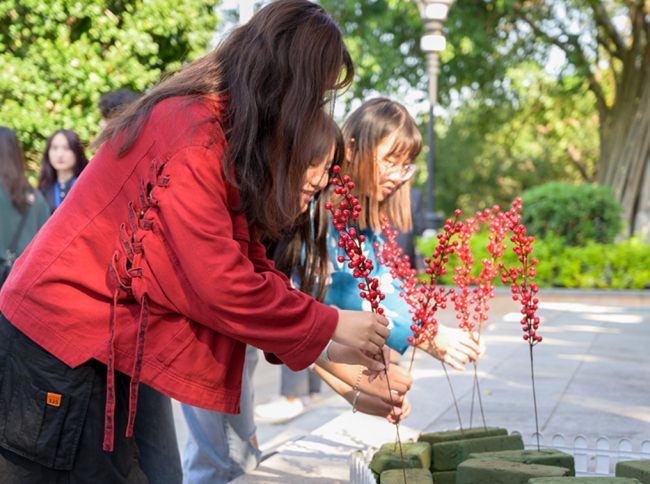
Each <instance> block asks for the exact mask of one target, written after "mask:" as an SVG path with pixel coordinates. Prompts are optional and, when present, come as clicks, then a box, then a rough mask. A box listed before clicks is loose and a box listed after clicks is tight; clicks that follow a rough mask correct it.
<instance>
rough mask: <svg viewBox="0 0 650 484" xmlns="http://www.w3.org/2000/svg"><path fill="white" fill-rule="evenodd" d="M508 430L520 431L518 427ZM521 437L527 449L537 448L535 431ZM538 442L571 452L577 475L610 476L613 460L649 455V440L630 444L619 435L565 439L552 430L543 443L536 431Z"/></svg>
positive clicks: (648, 457)
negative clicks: (613, 438)
mask: <svg viewBox="0 0 650 484" xmlns="http://www.w3.org/2000/svg"><path fill="white" fill-rule="evenodd" d="M512 433H513V434H519V435H521V432H518V431H514V432H512ZM522 438H523V439H524V445H525V447H526V448H527V449H535V448H537V434H536V433H535V432H534V433H533V434H532V435H531V436H530V439H528V440H526V439H525V438H524V436H523V435H522ZM539 443H540V447H542V448H544V449H550V448H553V449H558V450H561V451H562V452H566V453H567V454H571V455H572V456H573V458H574V460H575V465H576V475H579V476H585V475H593V476H611V475H614V471H615V470H616V463H617V462H621V461H625V460H646V459H650V440H644V441H642V442H641V443H640V444H639V445H638V446H634V445H633V444H632V441H631V440H630V439H628V438H622V439H619V440H618V443H616V442H614V443H610V439H608V438H607V437H598V438H597V439H595V441H594V440H593V439H592V441H591V442H590V441H589V439H587V437H585V436H584V435H581V434H580V435H577V436H575V437H574V438H573V439H569V438H567V437H566V436H564V435H563V434H561V433H556V434H553V436H552V437H551V438H550V440H549V442H548V443H546V439H545V437H544V434H542V433H541V432H540V434H539ZM590 444H591V445H590ZM635 447H636V450H635Z"/></svg>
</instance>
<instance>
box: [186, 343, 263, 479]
mask: <svg viewBox="0 0 650 484" xmlns="http://www.w3.org/2000/svg"><path fill="white" fill-rule="evenodd" d="M257 360H258V355H257V349H255V348H253V347H252V346H248V347H247V348H246V363H245V364H244V374H243V376H242V393H241V404H240V407H241V413H240V414H239V415H230V414H227V413H221V412H215V411H212V410H205V409H203V408H198V407H192V406H190V405H185V404H182V405H181V407H182V408H183V414H184V415H185V420H186V421H187V427H188V438H187V443H186V444H185V451H184V455H183V484H208V483H209V484H222V483H226V482H229V481H232V480H233V479H235V478H236V477H238V476H240V475H241V474H244V473H246V472H248V471H251V470H253V469H255V468H256V467H257V466H258V465H259V463H260V457H261V452H260V451H259V449H257V447H255V446H254V445H253V444H252V443H251V441H250V438H251V437H252V436H253V435H254V434H255V431H256V427H255V420H254V419H253V372H254V371H255V366H256V365H257Z"/></svg>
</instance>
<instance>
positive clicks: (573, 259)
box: [418, 232, 650, 289]
mask: <svg viewBox="0 0 650 484" xmlns="http://www.w3.org/2000/svg"><path fill="white" fill-rule="evenodd" d="M437 242H438V239H435V238H433V239H420V240H419V241H418V247H419V248H420V251H421V252H422V254H425V255H430V254H432V253H433V251H434V249H435V246H436V244H437ZM487 243H488V239H487V233H486V232H479V233H478V234H475V235H474V236H473V237H472V248H473V249H474V259H475V260H476V261H477V262H476V264H475V270H474V272H475V273H476V274H478V271H479V270H480V269H481V268H482V264H481V263H480V261H481V260H482V259H483V258H485V257H487V256H488V253H487V250H486V249H485V247H486V245H487ZM532 255H533V256H534V257H537V258H538V259H539V264H538V265H537V275H536V277H535V282H536V283H537V285H538V286H539V287H571V288H581V289H594V288H609V289H644V288H650V244H647V243H644V242H642V241H641V240H640V239H638V238H634V237H633V238H631V239H628V240H623V241H621V242H617V243H612V244H600V243H597V242H594V241H593V240H592V241H588V242H587V243H586V245H585V246H584V247H579V246H578V247H576V246H573V247H572V246H568V245H567V244H566V240H565V239H564V238H562V237H559V236H556V235H554V234H552V233H551V234H548V235H547V237H546V238H545V239H536V240H535V242H534V243H533V253H532ZM502 260H503V262H504V263H505V264H506V265H507V266H515V267H517V266H518V264H519V261H518V260H517V256H516V255H515V254H514V253H513V252H512V250H510V248H508V250H507V251H506V253H505V254H504V258H503V259H502ZM457 261H458V259H455V260H454V257H452V258H451V260H450V261H449V262H450V263H449V265H448V267H447V269H448V271H449V272H448V273H447V275H446V276H445V278H444V280H443V281H442V282H443V283H444V284H450V283H451V276H452V274H453V266H454V265H455V264H456V263H457ZM497 282H498V283H497V284H495V285H496V286H497V287H498V286H500V285H501V281H500V280H498V281H497Z"/></svg>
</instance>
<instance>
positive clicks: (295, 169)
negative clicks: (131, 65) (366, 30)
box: [95, 0, 354, 238]
mask: <svg viewBox="0 0 650 484" xmlns="http://www.w3.org/2000/svg"><path fill="white" fill-rule="evenodd" d="M343 71H345V72H344V75H343ZM353 77H354V68H353V64H352V60H351V58H350V55H349V54H348V51H347V49H346V47H345V44H344V43H343V37H342V34H341V31H340V29H339V27H338V26H337V25H336V23H335V22H334V20H333V19H332V18H331V17H330V16H329V15H328V14H327V13H326V12H325V10H323V8H322V7H320V6H319V5H317V4H314V3H312V2H309V1H306V0H278V1H276V2H273V3H271V4H269V5H267V6H266V7H264V8H262V9H261V10H260V11H259V12H257V13H256V14H255V15H254V16H253V18H252V19H251V20H250V21H249V22H248V23H246V24H245V25H242V26H241V27H238V28H236V29H234V30H233V31H232V32H231V34H230V35H229V36H228V37H227V38H226V39H225V41H224V42H223V43H222V44H221V45H220V46H219V47H218V48H217V49H216V50H215V51H214V52H212V53H210V54H208V55H206V56H205V57H202V58H201V59H198V60H196V61H194V62H193V63H191V64H189V65H187V66H186V67H184V68H183V69H182V70H181V71H180V72H178V73H177V74H176V75H174V76H173V77H171V78H169V79H167V80H166V81H164V82H162V83H161V84H159V85H158V86H157V87H156V88H154V89H153V90H152V91H151V92H150V93H149V94H147V95H146V96H144V97H143V98H141V99H140V100H139V101H137V102H136V103H134V104H133V105H131V106H129V107H127V108H126V109H125V110H124V111H122V112H121V114H119V115H118V116H116V117H115V118H114V119H113V120H111V121H109V123H108V125H107V126H106V129H105V130H104V132H103V133H102V134H101V135H100V136H99V137H98V138H97V140H96V141H95V146H99V145H101V144H102V143H103V142H105V141H107V140H110V141H111V143H112V144H113V147H114V148H116V149H117V154H118V156H121V155H123V154H124V153H126V151H127V150H128V149H129V147H130V146H131V145H132V144H133V143H134V142H135V140H136V139H137V137H138V135H139V133H140V131H141V130H142V127H143V125H144V123H145V121H146V120H147V118H148V117H149V115H150V113H151V111H152V109H153V107H154V106H155V105H156V104H157V103H159V102H161V101H163V100H165V99H168V98H172V97H179V96H189V97H190V99H189V100H187V102H190V101H195V100H198V101H200V102H202V103H204V104H206V105H209V106H211V107H213V108H218V106H216V104H222V105H223V107H225V110H224V114H223V115H221V116H222V117H221V118H220V119H215V122H216V121H220V122H221V124H222V126H223V128H224V132H225V135H226V141H227V145H228V155H229V156H226V157H224V165H225V166H224V173H225V176H227V177H228V178H229V179H230V173H231V168H232V167H234V172H235V178H236V180H232V179H230V181H231V182H232V183H234V184H236V185H238V188H239V192H240V194H241V204H240V207H239V209H240V210H241V211H243V212H244V213H245V214H246V217H247V220H248V223H249V226H250V227H251V228H252V230H253V232H255V233H257V234H258V235H263V236H266V237H271V238H277V237H279V236H280V234H281V231H282V230H283V229H284V228H286V227H289V226H292V225H293V224H294V222H295V221H296V218H297V217H298V216H299V215H300V187H301V184H302V179H303V176H304V173H305V172H306V170H307V168H308V166H309V163H310V157H311V154H312V149H313V146H314V144H315V140H316V139H317V136H318V124H319V123H318V122H317V113H318V112H319V111H320V110H321V109H322V108H323V106H324V105H325V104H327V103H328V102H330V101H332V102H333V98H334V97H335V95H336V92H337V91H338V90H340V89H342V88H344V87H347V86H348V85H349V84H350V83H351V82H352V79H353ZM215 96H217V98H216V99H215ZM122 133H123V136H121V134H122ZM231 165H232V166H231Z"/></svg>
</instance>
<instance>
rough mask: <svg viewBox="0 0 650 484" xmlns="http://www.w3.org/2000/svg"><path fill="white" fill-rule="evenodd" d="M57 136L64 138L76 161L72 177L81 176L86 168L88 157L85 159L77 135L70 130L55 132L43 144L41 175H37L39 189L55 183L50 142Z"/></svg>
mask: <svg viewBox="0 0 650 484" xmlns="http://www.w3.org/2000/svg"><path fill="white" fill-rule="evenodd" d="M57 134H62V135H63V136H65V139H66V140H68V146H70V149H71V150H72V152H73V153H74V156H75V158H76V160H77V161H76V163H75V165H74V168H73V169H72V170H73V171H74V176H79V175H81V172H82V171H83V169H84V168H86V166H88V157H86V151H85V150H84V147H83V145H82V144H81V140H80V139H79V135H78V134H77V133H75V132H74V131H72V130H71V129H59V130H57V131H55V132H54V134H53V135H52V136H50V137H49V138H48V139H47V143H45V151H44V152H43V161H42V162H41V173H40V174H39V175H38V186H39V187H43V186H46V185H52V184H53V183H54V182H55V181H56V170H55V169H54V167H53V166H52V163H50V148H51V147H52V141H53V140H54V137H55V136H56V135H57Z"/></svg>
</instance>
